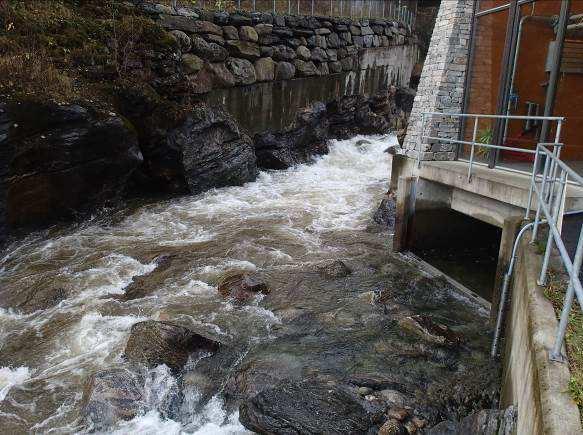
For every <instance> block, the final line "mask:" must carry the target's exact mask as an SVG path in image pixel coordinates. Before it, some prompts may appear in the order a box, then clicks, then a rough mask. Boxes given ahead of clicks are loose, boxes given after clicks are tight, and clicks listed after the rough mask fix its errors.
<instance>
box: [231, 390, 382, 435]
mask: <svg viewBox="0 0 583 435" xmlns="http://www.w3.org/2000/svg"><path fill="white" fill-rule="evenodd" d="M374 418H375V417H374V415H372V414H370V413H369V412H368V411H367V410H366V409H365V408H364V407H363V406H362V405H361V404H360V403H359V402H358V401H356V399H354V398H353V397H352V396H351V395H350V394H348V393H347V392H345V391H344V390H342V389H340V388H339V387H334V386H328V385H325V384H319V383H314V382H309V381H306V382H289V381H284V382H282V383H281V384H279V385H277V386H276V387H274V388H270V389H266V390H263V391H262V392H260V393H259V394H257V395H256V396H255V397H253V398H252V399H249V400H246V401H245V402H243V403H242V404H241V406H240V408H239V420H240V421H241V423H242V424H243V426H245V427H246V428H247V429H249V430H252V431H254V432H257V433H260V434H275V433H285V434H296V433H301V434H322V433H326V434H341V433H366V432H367V430H368V429H369V428H370V427H371V426H373V420H374Z"/></svg>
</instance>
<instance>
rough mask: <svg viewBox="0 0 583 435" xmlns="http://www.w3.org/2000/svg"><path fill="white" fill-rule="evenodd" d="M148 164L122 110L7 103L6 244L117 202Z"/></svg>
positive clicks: (2, 139) (0, 233) (1, 208)
mask: <svg viewBox="0 0 583 435" xmlns="http://www.w3.org/2000/svg"><path fill="white" fill-rule="evenodd" d="M141 163H142V154H141V153H140V149H139V148H138V141H137V136H136V132H135V130H134V129H133V127H132V126H131V124H130V123H129V122H127V120H125V119H124V118H123V117H121V116H119V115H117V114H116V113H113V112H99V111H96V110H93V109H90V108H87V107H83V106H80V105H57V104H54V103H48V102H47V103H37V102H32V101H26V102H9V103H0V242H1V241H2V239H3V238H5V237H6V235H7V233H8V232H12V231H15V230H18V229H20V228H37V227H43V226H46V225H48V224H51V223H53V222H55V221H58V220H68V219H72V218H75V217H76V216H77V215H78V214H79V213H83V212H89V211H92V210H94V209H96V208H97V207H99V206H102V205H103V204H105V203H107V202H109V201H112V200H114V199H116V198H117V197H118V196H119V193H120V192H123V191H124V188H125V186H126V183H127V181H128V179H129V178H130V176H131V174H132V172H133V171H134V169H135V168H137V167H138V166H139V165H140V164H141Z"/></svg>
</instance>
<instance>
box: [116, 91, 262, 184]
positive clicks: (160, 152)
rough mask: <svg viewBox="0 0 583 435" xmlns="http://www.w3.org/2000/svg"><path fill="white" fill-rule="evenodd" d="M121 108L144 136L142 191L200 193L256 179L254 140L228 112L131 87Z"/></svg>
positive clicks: (142, 147)
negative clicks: (176, 102) (173, 102)
mask: <svg viewBox="0 0 583 435" xmlns="http://www.w3.org/2000/svg"><path fill="white" fill-rule="evenodd" d="M120 106H121V107H122V110H123V111H124V113H125V114H126V115H127V116H128V118H130V120H132V122H133V123H134V124H135V125H136V128H137V130H138V133H139V136H140V147H141V149H142V153H143V155H144V165H143V166H142V168H141V170H140V172H139V173H138V174H137V175H138V177H139V178H137V179H136V184H137V185H138V188H140V189H148V190H157V191H162V192H166V193H179V194H184V193H193V194H196V193H200V192H203V191H205V190H208V189H211V188H214V187H224V186H233V185H242V184H244V183H246V182H248V181H253V180H255V177H256V176H257V169H256V159H255V153H254V150H253V145H252V143H251V140H250V139H249V137H248V136H246V135H245V134H243V133H242V132H241V131H240V130H239V126H238V124H237V122H236V121H235V120H234V119H233V118H232V117H231V116H230V115H229V114H228V113H227V112H225V111H224V110H223V109H222V108H219V107H209V106H207V105H205V104H203V103H200V104H197V105H196V106H195V107H191V106H179V105H170V104H168V103H167V102H161V101H160V100H159V99H157V98H156V94H155V93H153V92H152V91H151V90H148V88H143V89H135V88H130V89H125V90H124V91H123V93H121V97H120Z"/></svg>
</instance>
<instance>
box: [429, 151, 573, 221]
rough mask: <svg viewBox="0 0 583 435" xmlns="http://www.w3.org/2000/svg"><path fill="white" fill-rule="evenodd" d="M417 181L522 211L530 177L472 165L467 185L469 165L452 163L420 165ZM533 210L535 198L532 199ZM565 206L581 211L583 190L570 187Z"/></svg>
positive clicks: (568, 208)
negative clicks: (449, 187)
mask: <svg viewBox="0 0 583 435" xmlns="http://www.w3.org/2000/svg"><path fill="white" fill-rule="evenodd" d="M419 177H421V178H424V179H426V180H431V181H436V182H438V183H442V184H446V185H448V186H451V187H454V188H456V189H459V190H463V191H466V192H472V193H475V194H477V195H480V196H483V197H486V198H491V199H494V200H497V201H500V202H502V203H506V204H510V205H512V206H515V207H520V208H523V209H524V208H526V204H527V202H528V192H529V189H530V176H529V175H526V174H520V173H517V172H512V171H505V170H502V169H490V168H487V167H485V166H480V165H475V166H473V167H472V181H471V183H468V163H466V162H462V161H454V162H423V163H422V166H421V169H420V170H419ZM535 206H536V198H533V207H535ZM565 206H566V208H567V210H579V209H583V189H581V188H580V187H577V186H574V185H570V186H569V187H568V188H567V200H566V204H565Z"/></svg>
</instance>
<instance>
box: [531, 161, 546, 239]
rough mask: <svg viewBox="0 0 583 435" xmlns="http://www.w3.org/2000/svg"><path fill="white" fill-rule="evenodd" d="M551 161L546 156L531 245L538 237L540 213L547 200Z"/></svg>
mask: <svg viewBox="0 0 583 435" xmlns="http://www.w3.org/2000/svg"><path fill="white" fill-rule="evenodd" d="M549 161H550V158H549V156H548V155H546V154H545V168H544V170H543V179H542V183H541V188H540V196H539V195H537V200H538V206H537V208H536V215H535V218H534V228H533V229H532V238H531V240H530V242H531V243H534V242H535V240H536V237H537V235H538V225H539V223H540V213H541V211H542V203H543V201H544V198H545V188H546V184H547V176H548V173H549V167H550V166H551V165H550V163H549Z"/></svg>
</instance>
